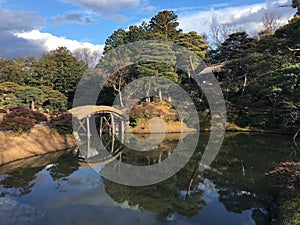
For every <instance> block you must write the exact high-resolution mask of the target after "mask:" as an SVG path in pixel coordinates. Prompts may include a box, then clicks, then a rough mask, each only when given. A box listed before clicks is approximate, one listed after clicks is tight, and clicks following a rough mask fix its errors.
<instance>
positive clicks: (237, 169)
mask: <svg viewBox="0 0 300 225" xmlns="http://www.w3.org/2000/svg"><path fill="white" fill-rule="evenodd" d="M288 141H289V140H288V138H287V142H284V141H282V138H278V137H277V136H276V135H261V134H259V135H246V134H240V135H236V136H234V137H229V138H226V139H225V142H224V143H223V146H222V149H221V151H220V153H219V155H218V156H217V157H216V159H215V161H214V162H213V164H212V167H213V168H215V169H217V170H218V171H220V172H221V173H220V174H218V173H214V172H212V171H205V173H204V177H205V178H208V179H209V180H211V181H212V182H213V183H214V184H215V185H216V188H217V189H218V193H219V195H220V196H219V201H220V202H222V203H223V204H224V206H225V207H226V209H227V210H228V211H230V212H235V213H242V212H243V211H245V210H253V212H252V217H253V219H254V220H255V221H259V220H263V221H265V220H266V215H265V213H263V212H262V211H261V209H264V210H266V211H270V209H271V208H272V207H273V203H272V200H273V199H272V197H271V196H270V194H271V189H270V184H269V181H268V180H267V179H266V178H265V175H264V174H265V172H266V171H268V170H269V169H270V168H272V167H273V165H274V163H275V164H276V162H280V161H282V160H285V159H291V158H292V157H291V155H290V152H289V150H288V149H290V147H289V145H290V143H289V142H288ZM258 224H261V223H258Z"/></svg>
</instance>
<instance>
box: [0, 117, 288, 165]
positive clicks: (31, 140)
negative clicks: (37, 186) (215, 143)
mask: <svg viewBox="0 0 300 225" xmlns="http://www.w3.org/2000/svg"><path fill="white" fill-rule="evenodd" d="M210 131H211V129H200V132H210ZM131 132H132V133H133V134H136V135H139V134H140V135H149V134H151V133H152V134H159V133H160V132H149V131H148V129H145V130H141V129H139V130H138V131H137V130H131ZM194 132H195V131H193V130H172V131H167V132H166V133H167V134H180V133H185V134H188V133H194ZM225 133H258V134H259V133H260V134H278V135H291V139H292V135H293V133H292V132H285V131H276V130H262V129H253V128H240V127H238V126H236V125H232V124H230V123H227V124H226V131H225ZM0 146H1V147H2V148H1V149H0V166H3V165H5V164H8V163H12V162H14V161H17V160H22V159H26V158H30V157H33V156H39V155H45V154H48V153H53V152H59V151H64V150H67V149H71V148H76V147H77V143H76V140H75V137H74V136H73V134H67V135H61V134H59V133H58V132H57V131H56V130H54V129H52V128H49V127H46V126H41V127H34V128H32V129H30V130H29V131H28V132H26V133H23V134H17V133H15V132H11V131H0Z"/></svg>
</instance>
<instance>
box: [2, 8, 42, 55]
mask: <svg viewBox="0 0 300 225" xmlns="http://www.w3.org/2000/svg"><path fill="white" fill-rule="evenodd" d="M0 21H1V23H0V55H1V57H4V58H10V57H18V56H24V55H37V54H38V53H39V52H40V47H39V46H38V45H37V44H36V43H29V42H28V41H27V40H25V39H22V38H18V37H16V36H15V35H14V33H16V32H24V31H30V30H33V29H40V28H41V27H43V25H44V23H45V21H44V19H43V18H41V17H39V16H36V13H34V12H22V11H11V10H8V9H4V8H0Z"/></svg>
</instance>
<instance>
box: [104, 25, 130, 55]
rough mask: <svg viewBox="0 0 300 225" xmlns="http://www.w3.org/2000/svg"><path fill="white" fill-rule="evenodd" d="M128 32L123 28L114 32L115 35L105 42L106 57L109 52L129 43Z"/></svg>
mask: <svg viewBox="0 0 300 225" xmlns="http://www.w3.org/2000/svg"><path fill="white" fill-rule="evenodd" d="M127 35H128V34H127V32H126V31H125V30H123V29H121V28H119V29H118V30H116V31H114V33H113V34H112V35H111V36H109V37H108V38H107V39H106V41H105V46H104V52H103V54H104V55H105V54H106V53H107V52H108V51H109V50H111V49H113V48H116V47H118V46H120V45H124V44H127V43H128V39H127Z"/></svg>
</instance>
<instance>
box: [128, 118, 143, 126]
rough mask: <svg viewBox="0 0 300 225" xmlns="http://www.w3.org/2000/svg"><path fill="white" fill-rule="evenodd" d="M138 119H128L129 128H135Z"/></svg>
mask: <svg viewBox="0 0 300 225" xmlns="http://www.w3.org/2000/svg"><path fill="white" fill-rule="evenodd" d="M139 122H140V118H129V126H131V127H136V126H137V125H139Z"/></svg>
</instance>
